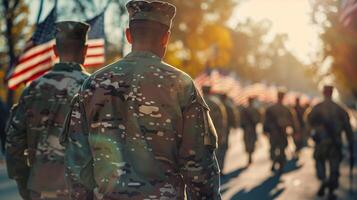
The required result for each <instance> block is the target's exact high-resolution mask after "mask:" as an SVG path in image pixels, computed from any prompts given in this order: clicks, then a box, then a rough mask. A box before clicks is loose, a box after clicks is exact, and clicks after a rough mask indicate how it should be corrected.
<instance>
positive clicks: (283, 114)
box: [264, 103, 294, 164]
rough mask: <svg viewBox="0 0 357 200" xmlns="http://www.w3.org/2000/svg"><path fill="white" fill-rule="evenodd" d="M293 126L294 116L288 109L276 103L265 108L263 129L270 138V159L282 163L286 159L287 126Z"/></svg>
mask: <svg viewBox="0 0 357 200" xmlns="http://www.w3.org/2000/svg"><path fill="white" fill-rule="evenodd" d="M289 126H290V127H292V128H294V118H293V115H292V113H291V112H290V109H289V108H287V107H286V106H284V105H283V104H280V103H276V104H274V105H272V106H270V107H268V108H267V110H266V113H265V119H264V131H265V132H266V133H268V136H269V140H270V156H271V159H272V161H274V162H278V163H280V164H283V163H284V162H285V161H286V155H285V148H286V147H287V146H288V139H287V137H288V135H287V133H286V128H287V127H289Z"/></svg>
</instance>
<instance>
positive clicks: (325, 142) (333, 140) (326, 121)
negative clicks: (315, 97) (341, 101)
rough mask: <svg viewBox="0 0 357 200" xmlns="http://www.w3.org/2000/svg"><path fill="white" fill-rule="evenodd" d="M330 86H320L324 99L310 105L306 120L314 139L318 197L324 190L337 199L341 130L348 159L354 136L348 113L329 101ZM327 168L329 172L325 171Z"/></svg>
mask: <svg viewBox="0 0 357 200" xmlns="http://www.w3.org/2000/svg"><path fill="white" fill-rule="evenodd" d="M333 89H334V88H333V86H325V87H324V89H323V95H324V100H323V101H322V102H321V103H319V104H317V105H316V106H314V107H313V108H312V110H311V112H310V113H309V114H308V123H309V125H310V126H311V128H312V138H313V140H314V141H315V151H314V159H315V161H316V171H317V176H318V178H319V179H320V181H321V186H320V189H319V191H318V196H324V195H325V190H326V189H328V191H329V193H328V199H329V200H335V199H337V197H336V195H335V194H334V191H335V190H336V189H337V188H338V186H339V181H338V179H339V177H340V169H339V168H340V163H341V160H342V132H345V134H346V136H347V141H348V143H349V150H350V156H351V158H352V159H351V160H353V156H354V155H353V148H354V136H353V132H352V128H351V124H350V118H349V115H348V113H347V112H346V111H345V110H344V109H343V108H342V107H341V106H339V105H338V104H336V103H335V102H334V101H333V100H332V94H333ZM326 165H328V166H329V167H328V168H329V171H330V173H329V175H327V172H326Z"/></svg>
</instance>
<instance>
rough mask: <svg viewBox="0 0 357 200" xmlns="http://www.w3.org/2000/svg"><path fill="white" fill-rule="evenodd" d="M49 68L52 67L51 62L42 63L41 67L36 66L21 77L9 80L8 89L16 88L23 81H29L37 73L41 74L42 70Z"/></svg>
mask: <svg viewBox="0 0 357 200" xmlns="http://www.w3.org/2000/svg"><path fill="white" fill-rule="evenodd" d="M51 67H52V61H51V60H50V61H49V62H46V63H43V64H41V65H37V66H36V67H35V68H33V69H32V70H29V71H27V72H25V73H23V74H22V75H21V76H17V77H13V78H11V79H10V80H9V83H8V84H9V87H10V88H13V87H16V86H18V85H19V84H21V83H22V82H23V81H26V80H28V79H30V78H31V77H32V76H33V75H36V74H37V73H39V72H42V71H44V70H48V69H50V68H51Z"/></svg>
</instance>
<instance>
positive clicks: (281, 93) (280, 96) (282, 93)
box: [277, 89, 286, 102]
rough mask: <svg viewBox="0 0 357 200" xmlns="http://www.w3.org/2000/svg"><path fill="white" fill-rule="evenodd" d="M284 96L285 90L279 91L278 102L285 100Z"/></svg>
mask: <svg viewBox="0 0 357 200" xmlns="http://www.w3.org/2000/svg"><path fill="white" fill-rule="evenodd" d="M285 94H286V90H285V89H281V90H279V91H278V94H277V95H278V101H279V102H282V101H283V100H284V98H285Z"/></svg>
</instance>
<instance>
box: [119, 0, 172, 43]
mask: <svg viewBox="0 0 357 200" xmlns="http://www.w3.org/2000/svg"><path fill="white" fill-rule="evenodd" d="M126 8H127V10H128V13H129V30H130V33H131V37H132V38H131V39H132V41H130V42H131V43H133V45H145V46H149V47H150V46H153V47H156V46H158V45H160V44H161V43H162V39H163V37H164V36H165V35H166V34H167V33H168V32H169V30H170V28H171V25H172V20H173V18H174V16H175V14H176V7H175V6H174V5H172V4H170V3H167V2H163V1H152V2H149V1H143V0H138V1H129V2H128V3H127V5H126Z"/></svg>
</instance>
